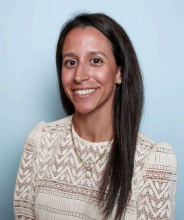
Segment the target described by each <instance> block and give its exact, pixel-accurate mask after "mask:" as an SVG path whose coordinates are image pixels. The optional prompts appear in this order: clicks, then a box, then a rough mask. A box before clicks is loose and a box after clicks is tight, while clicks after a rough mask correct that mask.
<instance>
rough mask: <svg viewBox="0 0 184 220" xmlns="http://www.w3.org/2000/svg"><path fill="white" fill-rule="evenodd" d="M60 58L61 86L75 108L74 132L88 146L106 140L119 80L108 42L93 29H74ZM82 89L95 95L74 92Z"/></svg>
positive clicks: (119, 71) (68, 35)
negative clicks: (88, 142) (61, 60)
mask: <svg viewBox="0 0 184 220" xmlns="http://www.w3.org/2000/svg"><path fill="white" fill-rule="evenodd" d="M62 55H63V64H62V73H61V74H62V84H63V88H64V90H65V93H66V95H67V96H68V98H69V99H70V100H71V102H72V103H73V105H74V107H75V115H74V120H73V123H74V128H75V131H76V132H77V134H78V135H79V136H80V137H81V138H83V139H85V140H87V141H90V142H104V141H108V140H110V139H111V138H112V135H113V126H112V122H113V120H112V119H113V108H112V104H113V97H114V92H115V88H116V84H117V83H119V80H120V79H121V68H120V67H117V65H116V63H115V58H114V55H113V52H112V47H111V43H110V41H109V40H108V38H106V36H105V35H103V34H102V33H101V32H100V31H99V30H97V29H96V28H93V27H85V28H75V29H73V30H71V31H70V32H69V33H68V34H67V36H66V37H65V41H64V44H63V48H62ZM86 89H87V90H88V89H95V91H93V92H91V93H89V94H85V95H79V94H77V93H76V92H75V91H78V93H79V90H81V91H82V90H86ZM104 131H105V132H104Z"/></svg>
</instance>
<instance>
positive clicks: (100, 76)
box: [95, 68, 115, 84]
mask: <svg viewBox="0 0 184 220" xmlns="http://www.w3.org/2000/svg"><path fill="white" fill-rule="evenodd" d="M95 76H96V79H97V80H98V82H99V83H101V84H107V83H108V84H109V83H110V84H113V82H114V79H115V74H114V70H112V69H109V68H104V69H103V70H100V71H98V72H97V73H96V74H95Z"/></svg>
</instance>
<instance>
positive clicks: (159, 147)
mask: <svg viewBox="0 0 184 220" xmlns="http://www.w3.org/2000/svg"><path fill="white" fill-rule="evenodd" d="M176 186H177V160H176V157H175V154H174V152H173V149H172V147H171V145H169V144H168V143H166V142H161V143H156V144H155V145H154V146H153V148H152V149H151V151H150V153H149V154H148V156H147V159H146V161H145V165H144V168H143V171H142V175H141V179H140V184H139V196H138V200H137V219H138V220H143V219H144V220H156V219H159V220H163V219H164V220H174V211H175V197H176Z"/></svg>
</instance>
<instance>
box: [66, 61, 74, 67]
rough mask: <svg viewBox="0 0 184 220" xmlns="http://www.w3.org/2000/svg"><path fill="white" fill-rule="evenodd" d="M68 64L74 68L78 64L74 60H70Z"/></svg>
mask: <svg viewBox="0 0 184 220" xmlns="http://www.w3.org/2000/svg"><path fill="white" fill-rule="evenodd" d="M66 64H67V65H69V66H74V65H75V64H76V63H75V61H73V60H69V61H67V63H66Z"/></svg>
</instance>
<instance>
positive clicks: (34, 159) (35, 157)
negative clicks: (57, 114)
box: [14, 122, 44, 220]
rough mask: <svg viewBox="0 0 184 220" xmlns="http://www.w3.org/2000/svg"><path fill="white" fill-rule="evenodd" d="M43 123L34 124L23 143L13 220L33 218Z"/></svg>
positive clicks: (29, 219)
mask: <svg viewBox="0 0 184 220" xmlns="http://www.w3.org/2000/svg"><path fill="white" fill-rule="evenodd" d="M43 123H44V122H40V123H38V124H37V125H36V127H35V128H34V129H33V130H32V131H31V132H30V133H29V134H28V136H27V138H26V140H25V143H24V147H23V152H22V157H21V161H20V165H19V169H18V174H17V179H16V184H15V190H14V219H15V220H19V219H21V220H22V219H25V220H35V216H34V192H35V179H36V174H37V171H38V168H39V149H40V139H41V136H42V125H43Z"/></svg>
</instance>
